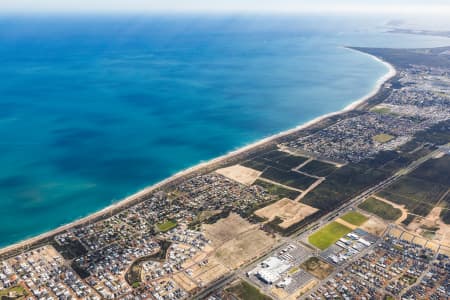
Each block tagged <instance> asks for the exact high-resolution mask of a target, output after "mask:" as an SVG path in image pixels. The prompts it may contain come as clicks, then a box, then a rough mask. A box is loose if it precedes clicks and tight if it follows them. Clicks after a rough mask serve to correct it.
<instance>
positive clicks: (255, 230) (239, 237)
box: [203, 214, 277, 269]
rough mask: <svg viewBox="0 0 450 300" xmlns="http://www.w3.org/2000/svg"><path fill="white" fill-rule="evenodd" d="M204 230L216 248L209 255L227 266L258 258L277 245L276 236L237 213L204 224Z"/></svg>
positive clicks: (232, 267)
mask: <svg viewBox="0 0 450 300" xmlns="http://www.w3.org/2000/svg"><path fill="white" fill-rule="evenodd" d="M203 231H204V233H205V235H206V237H207V238H208V239H209V240H210V241H211V246H212V247H213V248H214V250H213V253H211V255H209V257H210V259H211V257H214V259H215V260H217V261H218V262H219V263H220V264H222V265H223V266H224V267H225V268H228V269H234V268H237V267H239V266H241V265H242V264H244V263H246V262H248V261H249V260H251V259H253V258H256V257H258V256H260V255H262V254H263V253H265V252H266V251H268V250H269V249H271V248H272V246H274V245H275V243H276V242H277V240H276V238H273V237H272V236H270V235H268V234H267V233H265V232H264V231H262V230H260V229H259V225H258V224H250V223H249V222H248V221H246V220H244V219H243V218H241V217H240V216H239V215H237V214H230V215H229V216H228V217H227V218H225V219H221V220H219V221H217V222H216V223H214V224H204V225H203Z"/></svg>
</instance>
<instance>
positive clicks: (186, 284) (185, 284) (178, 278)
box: [173, 272, 198, 292]
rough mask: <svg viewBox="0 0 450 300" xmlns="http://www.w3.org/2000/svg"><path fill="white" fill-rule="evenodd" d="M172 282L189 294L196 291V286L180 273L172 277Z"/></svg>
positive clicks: (185, 275)
mask: <svg viewBox="0 0 450 300" xmlns="http://www.w3.org/2000/svg"><path fill="white" fill-rule="evenodd" d="M173 280H174V281H175V282H176V283H177V285H178V286H180V287H181V288H182V289H184V290H186V291H188V292H190V291H192V290H194V289H196V288H197V287H198V286H197V284H195V283H194V282H193V281H192V280H191V279H190V278H189V276H188V275H187V274H185V273H183V272H180V273H177V274H175V275H174V276H173Z"/></svg>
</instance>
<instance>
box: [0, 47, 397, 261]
mask: <svg viewBox="0 0 450 300" xmlns="http://www.w3.org/2000/svg"><path fill="white" fill-rule="evenodd" d="M344 48H345V49H347V50H350V51H355V52H358V53H360V54H364V55H367V56H370V57H371V58H372V59H374V60H376V61H378V62H379V63H381V64H383V65H385V66H386V67H387V68H388V72H387V73H386V74H385V75H383V76H382V77H380V78H379V79H378V80H377V81H376V82H375V85H374V87H373V89H372V90H371V91H370V92H369V93H368V94H366V95H364V96H363V97H361V98H359V99H357V100H356V101H354V102H352V103H350V104H349V105H347V106H345V107H344V108H343V109H341V110H339V111H335V112H331V113H327V114H324V115H321V116H318V117H316V118H314V119H312V120H310V121H307V122H305V123H302V124H300V125H298V126H296V127H294V128H291V129H288V130H285V131H282V132H279V133H277V134H274V135H271V136H268V137H265V138H262V139H260V140H258V141H256V142H253V143H250V144H248V145H246V146H243V147H240V148H238V149H236V150H232V151H230V152H228V153H226V154H224V155H221V156H218V157H216V158H213V159H210V160H207V161H203V162H200V163H198V164H196V165H194V166H192V167H189V168H187V169H184V170H181V171H180V172H177V173H175V174H173V175H172V176H170V177H168V178H166V179H164V180H162V181H159V182H157V183H155V184H153V185H151V186H148V187H146V188H144V189H142V190H140V191H138V192H136V193H134V194H132V195H130V196H128V197H125V198H124V199H122V200H119V201H118V202H116V203H113V204H111V205H109V206H107V207H105V208H103V209H101V210H99V211H97V212H93V213H91V214H89V215H87V216H85V217H82V218H80V219H77V220H74V221H73V222H70V223H67V224H65V225H61V226H59V227H57V228H55V229H53V230H50V231H47V232H44V233H41V234H39V235H36V236H34V237H30V238H26V239H24V240H22V241H19V242H16V243H14V244H12V245H9V246H5V247H1V248H0V255H4V254H6V253H7V252H9V251H15V250H17V249H19V248H26V247H27V246H32V245H33V244H34V243H38V242H39V241H41V240H44V239H47V238H50V237H52V236H54V235H56V234H58V233H61V232H63V231H65V230H67V229H70V228H72V227H75V226H78V225H82V224H84V223H87V222H89V221H91V220H93V219H96V218H98V217H102V216H104V215H105V214H108V213H111V212H112V211H114V210H117V209H120V208H122V207H126V206H127V205H128V204H130V203H132V202H133V201H136V200H139V198H141V197H143V196H145V195H147V194H149V193H151V192H153V191H155V190H157V189H158V188H161V187H163V186H164V185H166V184H169V183H171V182H173V181H175V180H177V179H180V178H182V177H184V176H186V175H188V174H192V173H194V172H196V171H200V170H202V169H204V168H206V167H208V166H212V165H214V164H217V163H220V162H225V161H226V160H228V159H230V158H232V157H234V156H237V155H239V154H244V153H245V152H247V151H249V150H252V149H253V148H257V147H259V146H263V145H264V144H267V143H270V142H273V141H275V140H277V139H279V138H281V137H285V136H287V135H290V134H292V133H295V132H298V131H300V130H304V129H306V128H308V127H311V126H313V125H315V124H318V123H320V122H322V121H324V120H325V119H328V118H330V117H333V116H336V115H340V114H343V113H346V112H349V111H352V110H355V109H357V108H358V107H359V106H360V105H361V104H363V103H365V102H366V101H368V100H369V99H371V98H372V97H374V96H375V95H377V94H378V92H379V91H380V90H381V88H382V86H383V84H384V83H385V82H387V81H388V80H390V79H391V78H393V77H394V76H395V75H396V74H397V71H396V69H395V68H394V66H393V65H391V64H390V63H388V62H386V61H384V60H382V59H381V58H379V57H376V56H374V55H372V54H369V53H366V52H363V51H360V50H357V49H353V48H350V47H344Z"/></svg>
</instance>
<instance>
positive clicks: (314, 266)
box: [300, 257, 334, 280]
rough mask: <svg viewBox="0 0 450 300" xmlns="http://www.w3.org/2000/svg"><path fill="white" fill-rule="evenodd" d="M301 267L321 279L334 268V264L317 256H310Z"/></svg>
mask: <svg viewBox="0 0 450 300" xmlns="http://www.w3.org/2000/svg"><path fill="white" fill-rule="evenodd" d="M300 267H301V268H302V269H303V270H305V271H307V272H308V273H310V274H311V275H313V276H315V277H317V278H319V279H321V280H322V279H325V278H326V277H327V276H328V275H330V274H331V273H332V272H333V270H334V267H333V266H332V265H330V264H329V263H327V262H325V261H323V260H321V259H319V258H317V257H310V258H309V259H308V260H306V261H305V262H304V263H302V264H301V265H300Z"/></svg>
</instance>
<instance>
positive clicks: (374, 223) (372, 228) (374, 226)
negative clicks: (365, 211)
mask: <svg viewBox="0 0 450 300" xmlns="http://www.w3.org/2000/svg"><path fill="white" fill-rule="evenodd" d="M360 228H361V229H362V230H365V231H367V232H368V233H371V234H373V235H376V236H381V235H382V234H383V232H384V231H385V230H386V222H384V221H382V220H380V219H378V218H369V220H367V222H366V223H364V224H363V225H362V226H361V227H360Z"/></svg>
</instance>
